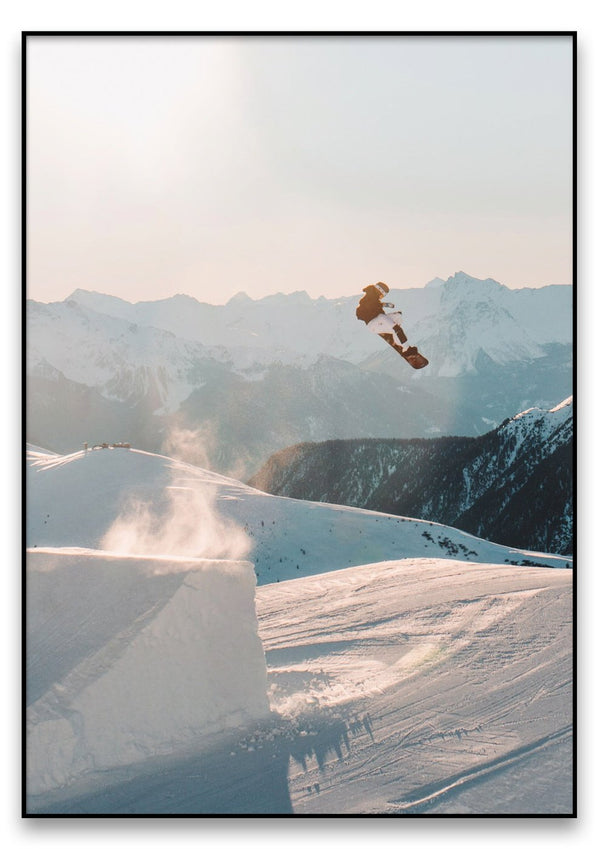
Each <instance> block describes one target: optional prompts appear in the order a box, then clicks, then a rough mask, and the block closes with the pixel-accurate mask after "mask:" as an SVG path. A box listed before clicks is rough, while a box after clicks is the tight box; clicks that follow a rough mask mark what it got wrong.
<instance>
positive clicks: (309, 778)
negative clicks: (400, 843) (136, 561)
mask: <svg viewBox="0 0 600 849" xmlns="http://www.w3.org/2000/svg"><path fill="white" fill-rule="evenodd" d="M571 579H572V572H571V571H570V570H554V569H535V568H520V569H516V568H514V567H507V566H493V565H488V566H479V565H477V564H472V563H465V562H460V561H448V560H438V559H431V560H424V559H417V560H412V559H411V560H403V561H389V562H384V563H372V564H366V565H364V566H362V567H355V568H352V569H346V570H341V571H338V572H333V573H327V574H322V575H315V576H312V577H308V578H301V579H298V580H294V581H286V582H284V583H279V584H270V585H267V586H263V587H260V588H259V589H258V591H257V609H258V619H259V633H260V636H261V639H262V641H263V645H264V648H265V653H266V660H267V667H268V678H267V680H268V685H269V698H270V702H271V708H272V714H271V716H270V717H269V718H268V719H265V720H263V721H261V722H260V723H258V724H257V725H256V726H255V727H254V728H253V729H251V730H249V731H246V732H238V733H237V734H235V733H232V734H230V735H222V736H221V738H220V739H215V740H214V741H213V744H212V746H211V747H210V748H205V749H203V750H202V751H200V752H199V753H197V754H190V755H189V757H187V758H181V757H180V758H177V759H176V758H173V757H171V758H168V757H163V758H155V759H153V760H152V761H150V762H149V763H148V765H147V766H146V765H144V764H141V765H140V766H139V768H138V769H137V770H133V771H129V772H128V773H127V774H123V773H122V772H116V773H115V772H114V771H113V772H112V773H108V774H105V775H104V776H95V777H90V783H89V784H88V785H85V784H80V785H79V786H75V787H72V788H69V789H67V790H64V791H63V792H62V793H59V794H45V795H43V796H39V797H37V798H35V799H32V800H31V805H32V810H39V811H47V812H50V813H75V814H77V813H113V814H114V813H117V814H120V813H155V814H156V813H164V814H194V813H195V814H198V813H238V814H248V813H254V814H256V813H258V814H264V813H270V814H304V815H314V814H321V813H335V814H342V815H343V814H356V813H374V814H388V815H405V814H413V813H417V814H422V813H425V814H432V815H436V814H447V813H450V814H457V813H458V814H464V813H467V814H502V813H505V814H506V813H508V814H519V813H521V814H545V813H554V814H568V813H570V812H571V810H572V797H571V787H572V770H571V766H572V754H573V752H572V689H571V681H572V659H571V644H572V635H571V621H572V617H571V605H572V598H571ZM92 778H94V780H92Z"/></svg>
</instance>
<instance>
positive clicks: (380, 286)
mask: <svg viewBox="0 0 600 849" xmlns="http://www.w3.org/2000/svg"><path fill="white" fill-rule="evenodd" d="M375 288H376V289H377V291H378V292H381V294H382V295H387V293H388V292H389V291H390V287H389V286H388V285H387V283H381V282H379V283H376V284H375Z"/></svg>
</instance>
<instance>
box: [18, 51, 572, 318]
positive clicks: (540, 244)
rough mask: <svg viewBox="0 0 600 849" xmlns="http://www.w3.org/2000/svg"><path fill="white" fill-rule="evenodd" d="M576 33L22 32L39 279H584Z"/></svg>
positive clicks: (62, 290) (225, 288) (237, 285)
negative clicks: (578, 212)
mask: <svg viewBox="0 0 600 849" xmlns="http://www.w3.org/2000/svg"><path fill="white" fill-rule="evenodd" d="M571 50H572V43H571V39H570V38H568V37H539V36H538V37H534V36H528V37H524V36H519V37H502V36H494V37H458V36H452V37H434V36H429V37H420V38H417V37H414V36H411V37H407V36H405V37H398V36H385V37H365V36H355V37H342V36H338V37H333V36H327V37H316V36H313V37H299V36H287V37H232V36H229V37H221V38H219V37H215V36H210V37H198V36H196V37H193V36H189V37H165V36H160V37H159V36H155V37H139V38H131V37H115V36H110V37H101V36H96V37H82V36H79V37H30V38H29V39H28V47H27V130H28V132H27V164H28V167H27V185H28V191H27V213H28V219H27V260H28V279H27V295H28V296H29V297H33V298H36V299H38V300H43V301H50V300H61V299H63V298H64V297H66V296H67V295H68V294H70V293H71V292H72V290H73V289H75V288H76V287H78V286H80V287H82V288H87V289H96V290H99V291H102V292H107V293H110V294H116V295H119V296H121V297H123V298H126V299H127V300H131V301H137V300H152V299H155V298H161V297H168V296H169V295H172V294H175V293H177V292H185V293H187V294H190V295H193V296H195V297H197V298H198V299H200V300H205V301H210V302H213V303H223V302H225V301H226V300H228V298H229V297H231V296H232V295H233V294H235V293H236V292H238V291H245V292H247V293H248V294H249V295H250V296H251V297H253V298H258V297H262V296H263V295H267V294H271V293H273V292H278V291H283V292H290V291H294V290H297V289H305V290H306V291H307V292H308V293H309V294H310V295H312V296H313V297H315V296H318V295H321V294H323V295H326V296H327V297H337V296H340V295H350V294H353V293H356V292H359V291H360V289H361V288H362V287H363V286H364V285H365V284H366V283H368V282H375V281H376V280H385V281H387V282H388V283H389V285H390V286H393V287H405V286H422V285H425V284H426V283H427V282H428V281H429V280H430V279H432V278H433V277H436V276H439V277H444V278H445V277H447V276H449V275H450V274H453V273H454V272H455V271H457V270H463V271H466V272H468V273H470V274H473V275H474V276H477V277H494V278H495V279H496V280H499V281H500V282H501V283H504V284H505V285H507V286H511V287H520V286H542V285H546V284H549V283H571V282H572V245H571V236H572V75H571V64H572V53H571Z"/></svg>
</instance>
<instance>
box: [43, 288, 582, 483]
mask: <svg viewBox="0 0 600 849" xmlns="http://www.w3.org/2000/svg"><path fill="white" fill-rule="evenodd" d="M390 297H393V298H394V300H395V302H396V304H397V305H398V306H399V307H401V308H402V309H403V311H404V315H405V326H406V329H407V332H408V334H409V339H411V341H415V342H418V343H419V344H420V345H421V347H422V349H423V350H424V351H426V353H427V356H428V357H429V359H430V362H431V365H430V367H428V368H427V369H425V370H424V371H423V372H419V373H416V372H413V371H412V370H411V369H409V368H408V367H407V366H406V364H405V363H403V362H402V361H401V360H399V358H398V356H397V355H396V354H395V353H394V352H393V351H391V350H390V349H389V348H388V347H387V346H384V345H383V344H382V343H381V340H379V339H377V337H375V336H374V335H373V334H371V333H369V332H368V331H365V328H364V327H363V325H362V324H360V325H359V323H358V322H357V321H356V319H355V316H354V310H355V307H356V299H355V298H343V299H338V300H327V299H325V298H319V299H317V300H312V299H311V298H309V297H308V295H306V293H295V294H293V295H275V296H270V297H267V298H263V299H261V300H259V301H253V300H252V299H250V298H249V297H248V296H246V295H243V294H240V295H237V296H236V297H234V298H232V299H231V301H229V303H228V304H226V305H224V306H214V305H209V304H201V303H199V302H198V301H196V300H195V299H193V298H190V297H188V296H183V295H178V296H175V297H173V298H169V299H167V300H164V301H156V302H142V303H138V304H130V303H128V302H126V301H123V300H121V299H119V298H114V297H112V296H107V295H101V294H98V293H91V292H85V291H83V290H77V291H76V292H74V293H73V295H72V296H71V297H70V298H68V299H66V300H65V301H64V302H59V303H52V304H39V303H36V302H28V316H27V342H28V344H27V374H28V393H27V395H28V397H27V401H28V417H27V426H28V438H29V439H30V440H31V441H34V442H37V443H39V444H44V445H47V446H49V447H51V448H53V449H55V450H59V451H66V452H69V451H72V450H74V449H75V448H77V447H79V446H80V445H81V444H82V443H83V442H85V441H87V442H90V443H93V442H104V441H109V442H113V441H119V440H127V441H129V442H132V443H134V444H136V445H137V446H139V447H141V448H144V449H146V450H152V451H157V450H165V441H166V439H167V438H168V435H169V434H170V433H171V431H172V430H173V428H174V427H177V429H181V428H184V429H186V430H187V431H191V432H194V431H195V432H198V433H199V434H201V439H202V442H203V450H204V452H205V457H206V461H207V462H208V463H209V464H210V465H211V467H212V468H214V469H216V470H219V471H222V472H225V473H227V474H235V475H236V476H238V477H247V476H249V475H251V474H252V473H253V472H255V471H256V470H257V469H258V468H259V466H260V465H261V464H262V463H264V462H265V460H266V459H267V458H268V457H269V456H270V455H271V454H272V453H274V451H276V450H279V449H281V448H284V447H286V446H288V445H290V444H292V443H295V442H298V441H302V440H306V439H310V440H315V439H318V440H322V439H333V438H349V437H361V436H362V437H372V436H379V437H385V436H390V437H391V436H397V437H413V436H418V435H435V434H465V435H475V434H479V433H483V432H485V431H487V430H489V429H490V427H493V426H494V425H497V424H499V422H500V421H502V420H503V419H504V418H506V417H507V416H510V415H513V414H514V413H515V412H516V411H517V410H519V409H525V408H526V407H528V406H534V405H537V406H553V405H554V404H556V403H557V402H558V401H559V400H560V399H561V398H563V397H565V396H566V395H567V394H569V393H570V392H571V391H572V388H571V371H572V365H571V338H570V334H571V318H570V309H571V287H569V286H564V287H562V286H551V287H546V288H544V289H539V290H526V289H523V290H510V289H507V288H506V287H504V286H501V285H500V284H499V283H495V282H494V281H492V280H485V281H482V280H476V279H475V278H471V277H468V276H467V275H465V274H463V273H459V274H456V275H454V276H453V277H451V278H449V280H448V281H446V282H445V283H443V284H440V285H435V286H428V287H425V288H424V289H407V290H402V291H400V290H399V291H396V292H394V291H392V294H391V295H390ZM357 401H358V402H359V403H357ZM266 423H267V426H265V425H266ZM186 459H189V460H195V459H196V457H195V456H189V455H188V456H186Z"/></svg>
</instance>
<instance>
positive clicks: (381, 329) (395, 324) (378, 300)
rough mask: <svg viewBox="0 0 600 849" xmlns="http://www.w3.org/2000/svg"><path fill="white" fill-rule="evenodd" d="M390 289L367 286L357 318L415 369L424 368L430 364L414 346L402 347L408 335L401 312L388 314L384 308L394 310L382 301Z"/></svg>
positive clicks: (378, 285)
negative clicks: (403, 326)
mask: <svg viewBox="0 0 600 849" xmlns="http://www.w3.org/2000/svg"><path fill="white" fill-rule="evenodd" d="M389 291H390V287H389V286H388V285H387V284H386V283H382V282H381V281H380V282H379V283H375V285H374V286H373V285H369V286H365V288H364V289H363V292H364V293H365V294H364V295H363V297H362V298H361V299H360V303H359V304H358V307H357V308H356V317H357V318H358V319H359V320H360V321H364V322H365V324H366V325H367V327H368V328H369V330H370V331H371V332H372V333H376V334H377V335H378V336H381V338H382V339H384V340H385V341H386V342H387V343H388V344H389V345H391V346H392V348H394V350H396V351H397V352H398V353H399V354H400V355H401V356H402V357H404V359H405V360H406V361H407V362H408V363H409V364H410V365H411V366H412V367H413V368H423V366H426V365H427V364H428V362H429V360H426V359H425V357H424V356H423V355H422V354H420V353H419V351H418V350H417V348H416V347H415V346H414V345H411V346H409V347H408V348H406V349H404V348H403V347H402V346H403V344H404V343H405V342H406V341H407V337H406V333H405V332H404V330H403V329H402V325H401V324H400V316H401V315H402V313H401V312H400V310H398V311H396V312H392V313H386V312H385V311H384V309H383V308H384V307H388V308H389V309H394V304H388V303H386V302H385V301H383V300H382V298H383V297H384V295H387V294H388V292H389Z"/></svg>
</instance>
